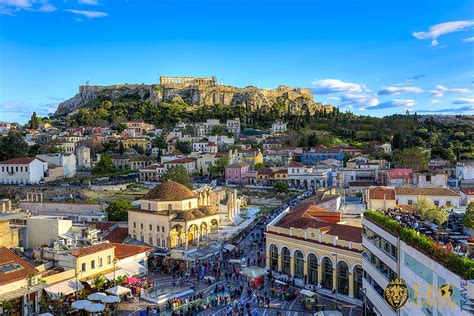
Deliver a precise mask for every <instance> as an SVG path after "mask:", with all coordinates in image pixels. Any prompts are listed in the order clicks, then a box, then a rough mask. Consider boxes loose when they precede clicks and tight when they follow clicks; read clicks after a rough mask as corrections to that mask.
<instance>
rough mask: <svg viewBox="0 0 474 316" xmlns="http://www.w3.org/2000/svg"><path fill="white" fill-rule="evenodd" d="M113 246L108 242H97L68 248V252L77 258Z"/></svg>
mask: <svg viewBox="0 0 474 316" xmlns="http://www.w3.org/2000/svg"><path fill="white" fill-rule="evenodd" d="M114 247H115V246H114V245H112V244H110V243H102V244H97V245H93V246H88V247H84V248H79V249H74V250H70V251H69V253H70V254H71V255H73V256H74V257H77V258H79V257H84V256H88V255H91V254H93V253H97V252H101V251H104V250H107V249H112V248H114Z"/></svg>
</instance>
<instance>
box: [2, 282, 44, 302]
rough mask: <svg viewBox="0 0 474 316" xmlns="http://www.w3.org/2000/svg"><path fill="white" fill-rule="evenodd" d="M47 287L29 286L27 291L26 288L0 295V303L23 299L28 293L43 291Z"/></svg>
mask: <svg viewBox="0 0 474 316" xmlns="http://www.w3.org/2000/svg"><path fill="white" fill-rule="evenodd" d="M47 286H48V285H47V284H38V285H34V286H31V287H30V288H29V289H28V288H26V287H23V288H20V289H18V290H14V291H10V292H6V293H0V302H4V301H9V300H13V299H16V298H19V297H23V296H25V295H26V294H28V293H35V292H37V291H39V290H42V289H44V288H45V287H47Z"/></svg>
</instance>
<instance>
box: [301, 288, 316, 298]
mask: <svg viewBox="0 0 474 316" xmlns="http://www.w3.org/2000/svg"><path fill="white" fill-rule="evenodd" d="M300 293H301V294H303V295H305V296H308V297H313V296H315V295H316V293H314V292H313V291H310V290H306V289H304V290H301V291H300Z"/></svg>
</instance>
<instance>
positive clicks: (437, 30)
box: [413, 21, 474, 46]
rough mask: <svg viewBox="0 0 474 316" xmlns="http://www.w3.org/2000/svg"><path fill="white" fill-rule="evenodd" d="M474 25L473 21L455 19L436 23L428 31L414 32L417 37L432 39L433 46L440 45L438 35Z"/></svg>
mask: <svg viewBox="0 0 474 316" xmlns="http://www.w3.org/2000/svg"><path fill="white" fill-rule="evenodd" d="M472 26H474V22H473V21H453V22H446V23H441V24H436V25H433V26H432V27H430V29H429V31H428V32H414V33H413V36H414V37H415V38H417V39H431V46H438V45H439V42H438V37H440V36H441V35H445V34H449V33H454V32H459V31H463V30H466V29H469V28H471V27H472Z"/></svg>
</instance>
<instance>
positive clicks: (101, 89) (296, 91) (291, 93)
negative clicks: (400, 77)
mask: <svg viewBox="0 0 474 316" xmlns="http://www.w3.org/2000/svg"><path fill="white" fill-rule="evenodd" d="M130 95H132V96H138V97H139V98H141V99H142V100H147V99H149V100H152V101H153V102H155V103H156V104H159V103H162V102H173V101H182V102H185V103H187V104H189V105H192V106H212V105H216V104H224V105H236V104H244V105H245V106H246V107H247V109H248V110H250V111H256V110H258V109H260V108H262V107H270V106H272V105H273V104H276V103H279V104H285V105H287V106H288V107H289V109H290V110H292V111H306V110H308V111H309V112H310V113H313V112H314V111H315V110H322V109H324V108H325V109H326V111H327V112H331V111H332V109H333V107H331V106H323V105H321V104H318V103H315V102H314V100H313V93H312V92H311V90H310V89H307V88H292V87H287V86H284V85H280V86H278V87H277V88H276V89H260V88H256V87H253V86H247V87H244V88H238V87H233V86H226V85H221V84H218V83H217V82H216V78H215V77H206V78H195V77H164V76H162V77H160V83H159V84H151V85H146V84H121V85H112V86H91V85H84V86H80V87H79V93H78V94H76V95H75V96H74V97H73V98H71V99H69V100H66V101H64V102H62V103H61V104H60V105H59V107H58V110H57V111H56V115H66V114H68V113H72V112H73V111H75V110H78V109H81V108H83V107H84V106H86V105H87V104H88V103H89V102H92V101H95V100H96V99H97V98H99V97H108V98H110V99H112V100H117V99H119V98H122V97H126V96H130Z"/></svg>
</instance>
